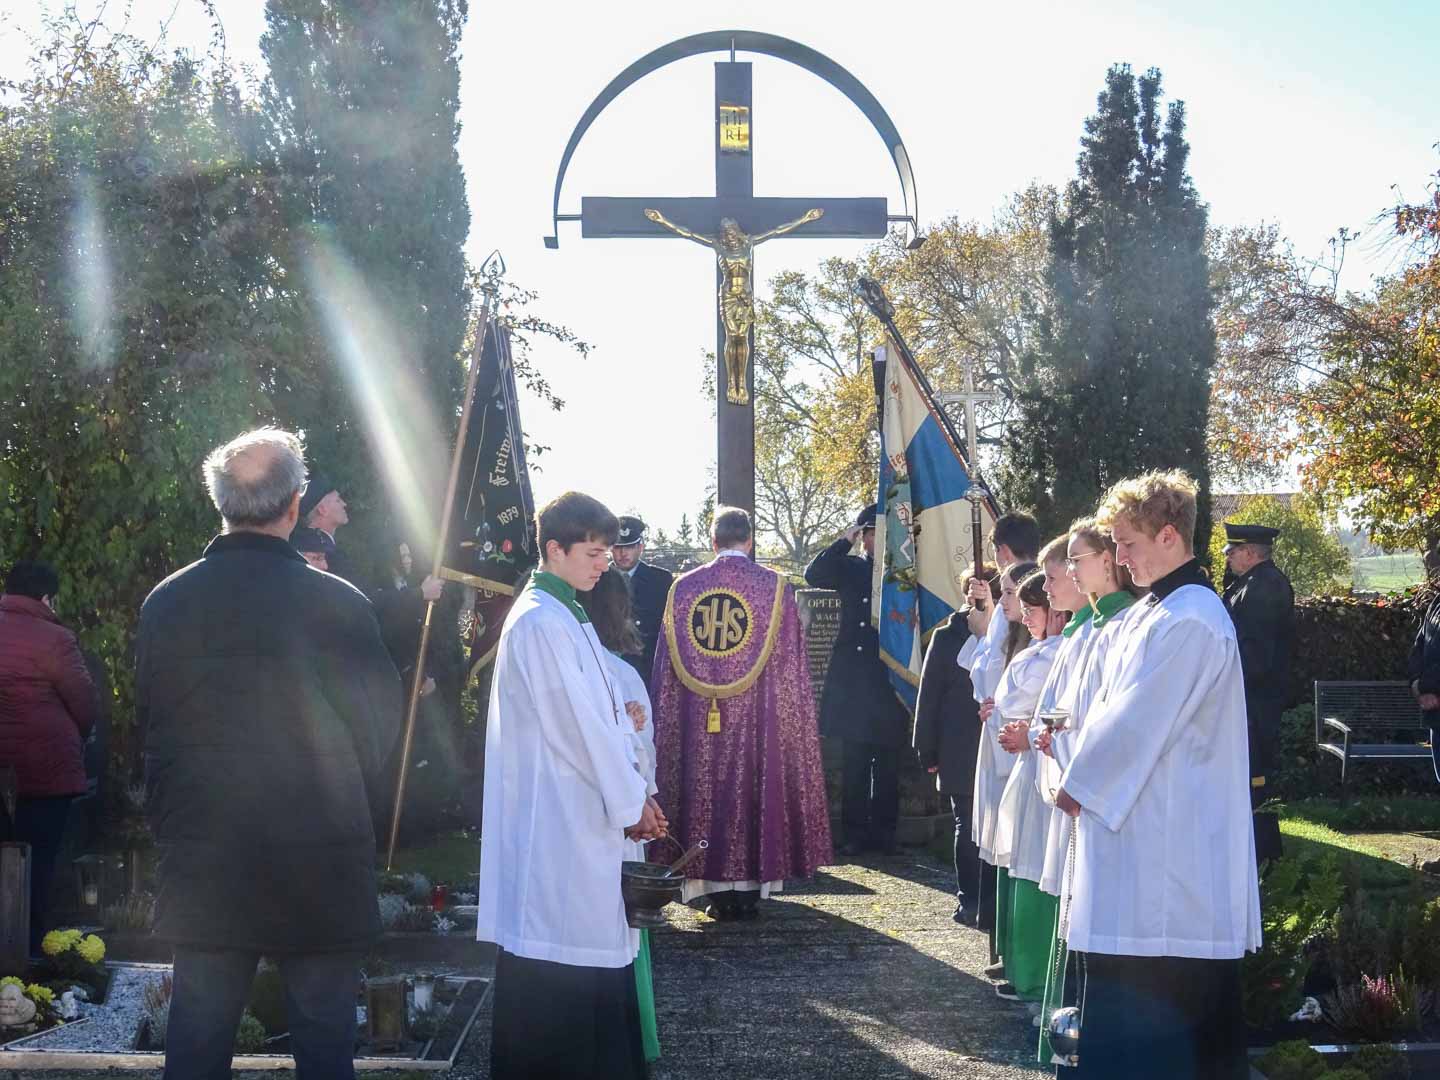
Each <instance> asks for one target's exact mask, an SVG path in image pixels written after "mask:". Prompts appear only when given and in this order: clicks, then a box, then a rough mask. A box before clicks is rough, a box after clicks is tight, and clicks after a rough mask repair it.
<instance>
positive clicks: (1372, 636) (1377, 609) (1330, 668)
mask: <svg viewBox="0 0 1440 1080" xmlns="http://www.w3.org/2000/svg"><path fill="white" fill-rule="evenodd" d="M1423 612H1424V607H1423V606H1422V599H1421V597H1420V596H1419V595H1418V594H1415V593H1410V594H1406V595H1401V596H1396V597H1392V598H1388V599H1382V600H1375V601H1366V600H1356V599H1354V598H1353V597H1348V596H1347V597H1315V598H1312V599H1307V600H1300V601H1297V602H1296V604H1295V639H1294V643H1293V646H1292V648H1291V652H1290V705H1292V706H1294V705H1301V704H1305V703H1307V702H1313V701H1314V699H1315V682H1316V680H1317V679H1319V680H1344V679H1357V680H1367V681H1381V680H1386V679H1403V678H1405V670H1406V662H1407V660H1408V658H1409V655H1410V645H1411V643H1412V642H1413V641H1414V640H1415V631H1416V628H1417V627H1418V626H1419V624H1420V616H1421V614H1422V613H1423ZM1311 742H1312V743H1313V742H1314V739H1313V736H1312V739H1311Z"/></svg>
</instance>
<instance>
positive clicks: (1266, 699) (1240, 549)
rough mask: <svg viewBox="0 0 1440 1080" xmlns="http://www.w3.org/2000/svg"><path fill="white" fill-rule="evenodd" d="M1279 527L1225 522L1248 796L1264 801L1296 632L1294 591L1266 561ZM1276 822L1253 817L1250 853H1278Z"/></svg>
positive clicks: (1275, 754) (1228, 591)
mask: <svg viewBox="0 0 1440 1080" xmlns="http://www.w3.org/2000/svg"><path fill="white" fill-rule="evenodd" d="M1279 535H1280V530H1279V529H1275V528H1271V527H1270V526H1268V525H1236V524H1232V523H1231V522H1228V521H1227V522H1226V523H1225V566H1226V569H1227V570H1228V571H1229V575H1228V576H1229V582H1228V584H1227V585H1226V587H1225V605H1226V606H1227V607H1228V608H1229V609H1230V618H1231V619H1232V620H1234V623H1235V638H1236V642H1237V644H1238V645H1239V647H1240V667H1241V670H1242V671H1243V673H1244V676H1245V712H1246V720H1247V722H1248V724H1249V728H1250V777H1251V780H1250V783H1251V785H1252V787H1251V796H1252V801H1253V802H1254V803H1255V804H1256V805H1257V806H1258V805H1259V804H1260V803H1261V802H1263V801H1264V795H1265V777H1266V775H1267V773H1269V772H1270V771H1272V770H1273V769H1274V768H1275V766H1276V764H1277V763H1278V759H1279V755H1280V714H1281V713H1283V712H1284V711H1285V704H1286V693H1287V688H1288V687H1289V683H1290V645H1291V640H1292V638H1293V637H1294V634H1295V590H1294V589H1292V588H1291V587H1290V579H1289V578H1287V577H1286V576H1285V574H1284V573H1283V572H1282V571H1281V569H1280V568H1279V567H1278V566H1276V565H1275V563H1274V562H1272V561H1271V558H1270V556H1271V553H1272V551H1273V549H1274V546H1275V540H1276V538H1277V537H1278V536H1279ZM1279 847H1280V834H1279V826H1278V824H1277V823H1275V822H1274V821H1273V819H1269V818H1268V817H1267V816H1266V815H1260V816H1258V817H1257V818H1256V831H1255V853H1256V856H1257V857H1258V858H1260V859H1262V860H1263V859H1266V858H1272V857H1274V856H1277V855H1279V853H1280V851H1279Z"/></svg>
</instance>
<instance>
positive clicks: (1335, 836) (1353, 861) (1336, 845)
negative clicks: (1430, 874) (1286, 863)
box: [1280, 818, 1414, 891]
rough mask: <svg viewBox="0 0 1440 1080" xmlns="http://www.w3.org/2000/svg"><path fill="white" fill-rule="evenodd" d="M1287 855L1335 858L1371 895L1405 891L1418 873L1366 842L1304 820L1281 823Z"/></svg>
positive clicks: (1297, 819)
mask: <svg viewBox="0 0 1440 1080" xmlns="http://www.w3.org/2000/svg"><path fill="white" fill-rule="evenodd" d="M1280 833H1281V835H1282V836H1283V837H1284V844H1285V854H1286V855H1297V856H1308V855H1316V856H1323V855H1333V856H1334V857H1335V858H1336V859H1337V860H1338V861H1339V863H1340V866H1341V867H1342V869H1343V868H1346V867H1348V868H1350V869H1352V870H1353V871H1354V872H1355V874H1356V879H1355V880H1356V882H1357V884H1359V885H1360V887H1361V888H1363V889H1365V890H1367V891H1384V890H1387V889H1401V888H1404V887H1405V886H1407V885H1409V884H1410V882H1411V880H1412V879H1413V878H1414V871H1412V870H1411V869H1410V868H1409V867H1408V866H1402V865H1401V864H1400V863H1398V862H1395V861H1393V860H1391V859H1388V858H1386V857H1385V854H1384V853H1383V852H1381V851H1379V850H1378V849H1376V848H1374V847H1372V846H1371V845H1369V844H1367V843H1365V842H1364V841H1363V840H1361V839H1359V838H1357V837H1354V836H1348V835H1346V834H1345V833H1341V832H1336V831H1335V830H1334V829H1332V828H1330V827H1329V826H1328V825H1321V824H1319V823H1318V822H1315V821H1306V820H1305V819H1303V818H1284V819H1282V820H1281V822H1280Z"/></svg>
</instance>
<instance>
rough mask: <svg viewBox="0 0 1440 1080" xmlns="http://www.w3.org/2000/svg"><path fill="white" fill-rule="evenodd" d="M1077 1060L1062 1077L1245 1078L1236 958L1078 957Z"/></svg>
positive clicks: (1072, 1079)
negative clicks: (1080, 1015) (1080, 1016)
mask: <svg viewBox="0 0 1440 1080" xmlns="http://www.w3.org/2000/svg"><path fill="white" fill-rule="evenodd" d="M1080 970H1081V972H1082V975H1081V979H1082V991H1081V993H1082V994H1083V999H1084V1016H1085V1019H1084V1021H1083V1023H1082V1026H1081V1029H1080V1054H1079V1058H1080V1063H1079V1064H1078V1065H1077V1066H1075V1067H1074V1068H1070V1067H1068V1066H1064V1065H1060V1066H1056V1070H1055V1075H1056V1076H1057V1077H1063V1078H1065V1080H1090V1078H1093V1080H1154V1078H1155V1077H1164V1078H1165V1080H1245V1078H1246V1077H1248V1076H1249V1075H1250V1063H1249V1061H1248V1060H1247V1058H1246V1054H1245V1042H1246V1038H1245V1018H1244V1014H1243V1012H1242V1011H1241V1004H1240V1003H1241V987H1240V961H1239V960H1192V959H1189V958H1185V957H1177V956H1110V955H1106V954H1103V953H1084V954H1082V955H1081V957H1080Z"/></svg>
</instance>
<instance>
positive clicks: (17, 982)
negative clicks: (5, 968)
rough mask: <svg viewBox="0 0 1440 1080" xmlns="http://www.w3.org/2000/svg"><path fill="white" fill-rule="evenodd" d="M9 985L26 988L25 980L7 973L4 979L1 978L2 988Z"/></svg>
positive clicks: (0, 985) (0, 988)
mask: <svg viewBox="0 0 1440 1080" xmlns="http://www.w3.org/2000/svg"><path fill="white" fill-rule="evenodd" d="M7 986H18V987H20V989H22V990H23V989H25V980H24V979H17V978H16V977H15V976H14V975H6V976H5V977H4V978H3V979H0V990H3V989H5V987H7Z"/></svg>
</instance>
